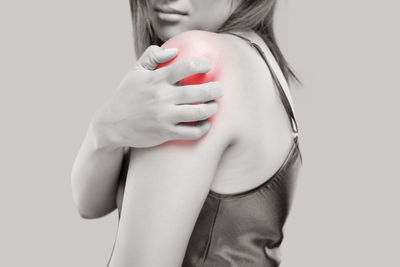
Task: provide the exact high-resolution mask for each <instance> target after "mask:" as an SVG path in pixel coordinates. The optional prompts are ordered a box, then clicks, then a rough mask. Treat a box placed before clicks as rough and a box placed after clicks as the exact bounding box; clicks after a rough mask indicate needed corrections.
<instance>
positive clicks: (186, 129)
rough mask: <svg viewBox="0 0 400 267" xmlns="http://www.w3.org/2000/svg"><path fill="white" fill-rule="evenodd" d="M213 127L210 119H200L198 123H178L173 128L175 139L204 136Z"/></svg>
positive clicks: (192, 138)
mask: <svg viewBox="0 0 400 267" xmlns="http://www.w3.org/2000/svg"><path fill="white" fill-rule="evenodd" d="M210 128H211V123H210V121H209V120H203V121H199V122H198V124H195V125H191V124H177V125H175V126H174V127H173V130H172V139H174V140H195V139H199V138H200V137H202V136H203V135H204V134H205V133H207V132H208V131H209V130H210Z"/></svg>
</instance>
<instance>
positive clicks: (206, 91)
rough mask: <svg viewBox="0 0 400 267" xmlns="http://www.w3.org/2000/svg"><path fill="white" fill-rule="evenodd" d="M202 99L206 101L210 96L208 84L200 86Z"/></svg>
mask: <svg viewBox="0 0 400 267" xmlns="http://www.w3.org/2000/svg"><path fill="white" fill-rule="evenodd" d="M201 92H202V100H203V101H206V100H208V99H210V97H211V87H210V86H203V87H202V90H201Z"/></svg>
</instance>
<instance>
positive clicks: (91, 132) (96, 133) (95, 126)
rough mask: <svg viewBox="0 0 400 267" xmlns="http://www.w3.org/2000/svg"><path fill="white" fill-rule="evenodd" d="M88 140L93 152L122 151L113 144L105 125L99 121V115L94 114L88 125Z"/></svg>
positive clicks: (118, 146) (120, 147) (121, 147)
mask: <svg viewBox="0 0 400 267" xmlns="http://www.w3.org/2000/svg"><path fill="white" fill-rule="evenodd" d="M88 138H89V139H90V141H91V142H92V144H93V147H94V149H95V150H104V151H115V150H123V146H120V145H118V144H116V143H115V142H113V140H112V138H111V137H110V134H109V133H108V131H107V127H106V123H105V122H104V121H103V120H102V119H101V117H100V116H99V113H98V112H96V113H95V115H94V116H93V118H92V120H91V121H90V124H89V129H88Z"/></svg>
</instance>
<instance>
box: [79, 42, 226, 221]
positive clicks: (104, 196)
mask: <svg viewBox="0 0 400 267" xmlns="http://www.w3.org/2000/svg"><path fill="white" fill-rule="evenodd" d="M177 52H178V51H175V52H168V51H166V50H164V49H162V48H161V47H158V46H150V47H149V48H148V49H147V50H146V51H145V52H144V53H143V55H142V56H141V57H140V58H139V59H138V61H137V62H136V63H135V65H134V66H133V67H132V69H131V70H129V71H128V73H127V74H126V76H125V77H124V79H123V80H122V81H121V83H120V85H119V87H118V88H117V90H116V91H115V93H114V95H113V96H112V97H111V98H110V99H109V101H108V102H107V103H105V104H104V105H103V106H102V107H101V108H100V109H99V110H98V111H97V112H96V114H95V116H94V117H93V119H92V121H91V123H90V125H89V128H88V131H87V134H86V137H85V139H84V141H83V143H82V145H81V148H80V150H79V152H78V155H77V157H76V159H75V162H74V166H73V169H72V173H71V183H72V192H73V197H74V200H75V203H76V206H77V207H78V211H79V213H80V215H81V216H82V217H84V218H98V217H101V216H104V215H106V214H108V213H109V212H111V211H113V210H114V209H115V208H116V195H117V186H118V181H119V177H120V172H121V165H122V161H123V158H124V157H126V156H127V155H128V152H129V150H130V147H136V148H140V147H152V146H156V145H159V144H161V143H164V142H166V141H169V140H194V139H198V138H200V137H201V136H203V135H204V134H205V133H206V132H207V131H208V130H209V129H210V122H209V121H208V120H207V119H208V118H209V117H210V116H212V115H214V114H215V113H216V112H217V110H218V106H217V104H216V102H215V101H214V100H215V99H216V98H219V97H221V96H222V95H223V94H224V88H223V87H222V86H221V84H218V83H208V84H202V85H197V86H195V85H194V86H177V85H174V84H170V83H169V82H168V80H171V79H172V78H174V77H175V78H176V77H180V78H185V77H187V76H190V75H194V74H197V73H204V72H208V71H209V70H210V61H209V59H207V58H204V57H203V58H199V57H197V58H190V59H187V60H186V62H185V64H179V65H175V66H171V67H168V69H167V72H164V73H166V75H164V76H163V77H161V76H160V74H159V73H157V72H156V71H153V70H154V69H155V68H156V67H157V66H158V64H160V63H163V62H167V61H169V60H171V59H172V58H173V57H175V56H176V55H177ZM186 65H190V66H195V67H194V68H188V67H187V66H186ZM155 81H157V83H155ZM161 92H164V94H165V92H168V94H169V98H168V99H167V98H161V97H159V95H160V93H161ZM188 102H189V103H190V102H207V103H204V104H201V105H196V106H195V105H189V104H187V103H188ZM184 104H186V105H184ZM187 121H201V122H200V123H199V124H197V125H182V122H187Z"/></svg>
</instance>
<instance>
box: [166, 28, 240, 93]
mask: <svg viewBox="0 0 400 267" xmlns="http://www.w3.org/2000/svg"><path fill="white" fill-rule="evenodd" d="M161 47H163V48H178V49H179V52H178V55H177V56H176V57H175V58H174V59H172V60H171V61H169V62H167V63H163V64H160V66H159V67H165V66H168V65H170V64H173V63H175V62H177V61H180V60H183V59H185V58H189V57H201V56H206V57H207V58H209V59H210V60H211V62H212V68H211V70H210V71H209V72H208V73H206V74H197V75H193V76H196V77H193V76H192V77H188V78H187V79H184V80H182V81H181V84H182V85H188V84H201V83H206V82H210V81H216V80H217V78H218V77H221V75H223V72H225V73H226V71H227V70H228V68H229V66H234V65H236V64H235V63H237V61H238V59H237V58H236V59H235V55H237V54H238V53H237V52H236V51H235V47H234V46H233V45H232V42H230V41H229V40H228V39H227V38H226V37H224V36H223V35H221V34H218V33H214V32H208V31H202V30H190V31H185V32H182V33H180V34H177V35H175V36H174V37H172V38H171V39H169V40H167V41H166V42H165V43H164V44H163V45H162V46H161Z"/></svg>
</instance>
